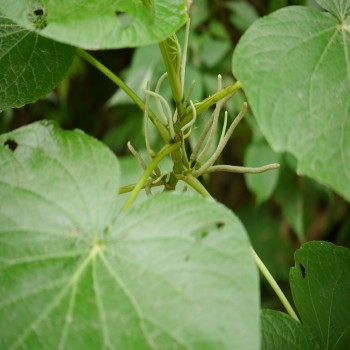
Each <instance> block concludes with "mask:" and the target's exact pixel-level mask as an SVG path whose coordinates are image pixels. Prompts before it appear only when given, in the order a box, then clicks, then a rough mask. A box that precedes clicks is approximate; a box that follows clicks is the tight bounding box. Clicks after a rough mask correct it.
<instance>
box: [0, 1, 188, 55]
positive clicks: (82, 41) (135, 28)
mask: <svg viewBox="0 0 350 350" xmlns="http://www.w3.org/2000/svg"><path fill="white" fill-rule="evenodd" d="M0 10H1V11H3V12H4V13H6V14H7V15H8V16H9V17H10V18H12V19H13V20H14V21H16V23H18V24H20V25H21V26H23V27H25V28H27V29H30V30H36V31H38V32H39V33H40V34H41V35H43V36H46V37H48V38H51V39H54V40H57V41H61V42H64V43H67V44H70V45H75V46H79V47H83V48H88V49H107V48H120V47H133V46H139V45H145V44H150V43H153V42H158V41H160V40H162V39H164V38H166V37H168V36H169V35H170V34H172V33H173V32H175V31H176V30H177V29H178V28H179V27H181V25H183V24H184V22H185V21H186V18H187V12H186V2H185V1H184V0H173V1H171V2H170V3H169V1H167V0H120V1H115V0H100V1H84V2H81V1H79V0H60V1H56V0H41V1H38V0H16V1H13V0H0Z"/></svg>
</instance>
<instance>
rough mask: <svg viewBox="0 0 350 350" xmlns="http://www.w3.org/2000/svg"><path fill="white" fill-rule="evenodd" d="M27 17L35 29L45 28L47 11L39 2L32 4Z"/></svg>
mask: <svg viewBox="0 0 350 350" xmlns="http://www.w3.org/2000/svg"><path fill="white" fill-rule="evenodd" d="M27 17H28V20H29V21H30V22H32V23H33V25H34V27H35V28H36V29H44V28H45V27H46V26H47V11H46V8H45V6H44V4H43V3H42V2H41V1H34V2H33V3H32V5H31V8H30V10H29V12H28V15H27Z"/></svg>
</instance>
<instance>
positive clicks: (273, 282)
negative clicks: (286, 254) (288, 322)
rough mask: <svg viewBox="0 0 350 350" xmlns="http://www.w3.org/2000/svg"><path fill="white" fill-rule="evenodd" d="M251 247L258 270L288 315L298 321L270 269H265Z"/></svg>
mask: <svg viewBox="0 0 350 350" xmlns="http://www.w3.org/2000/svg"><path fill="white" fill-rule="evenodd" d="M251 249H252V254H253V257H254V260H255V263H256V265H257V266H258V268H259V270H260V272H261V273H262V274H263V275H264V276H265V278H266V280H267V282H269V284H270V286H271V287H272V289H273V290H274V291H275V293H276V294H277V296H278V298H279V300H281V302H282V304H283V306H284V307H285V309H286V310H287V312H288V313H289V315H290V316H291V317H292V318H294V319H295V320H296V321H298V322H300V320H299V318H298V316H297V314H296V313H295V311H294V309H293V307H292V305H291V304H290V303H289V301H288V299H287V298H286V296H285V295H284V293H283V292H282V290H281V288H280V287H279V285H278V284H277V282H276V280H275V279H274V278H273V277H272V275H271V273H270V271H269V270H268V269H267V267H266V266H265V264H264V263H263V262H262V260H261V259H260V258H259V256H258V254H256V252H255V250H254V249H253V247H251Z"/></svg>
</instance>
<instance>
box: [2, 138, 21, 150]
mask: <svg viewBox="0 0 350 350" xmlns="http://www.w3.org/2000/svg"><path fill="white" fill-rule="evenodd" d="M4 145H5V146H6V147H7V148H9V149H10V150H11V151H12V152H14V151H15V150H16V148H17V147H18V143H17V142H16V141H13V140H11V139H9V140H7V141H5V142H4Z"/></svg>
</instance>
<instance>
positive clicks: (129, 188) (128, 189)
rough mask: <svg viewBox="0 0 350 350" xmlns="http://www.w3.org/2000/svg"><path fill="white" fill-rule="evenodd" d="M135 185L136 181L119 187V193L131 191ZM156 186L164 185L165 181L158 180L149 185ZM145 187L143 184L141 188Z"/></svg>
mask: <svg viewBox="0 0 350 350" xmlns="http://www.w3.org/2000/svg"><path fill="white" fill-rule="evenodd" d="M136 185H137V183H135V184H131V185H126V186H123V187H120V188H119V194H125V193H128V192H131V191H132V190H133V189H134V188H135V187H136ZM157 186H165V183H164V182H163V181H159V182H157V183H155V184H152V185H151V187H157ZM145 187H146V185H143V187H142V188H145Z"/></svg>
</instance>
